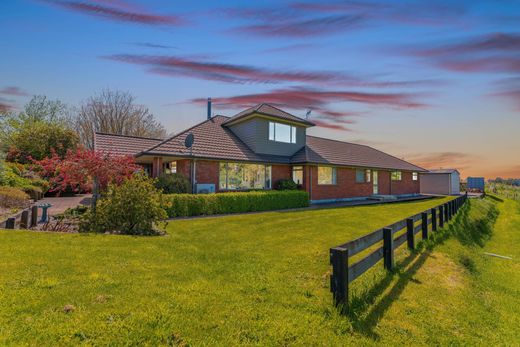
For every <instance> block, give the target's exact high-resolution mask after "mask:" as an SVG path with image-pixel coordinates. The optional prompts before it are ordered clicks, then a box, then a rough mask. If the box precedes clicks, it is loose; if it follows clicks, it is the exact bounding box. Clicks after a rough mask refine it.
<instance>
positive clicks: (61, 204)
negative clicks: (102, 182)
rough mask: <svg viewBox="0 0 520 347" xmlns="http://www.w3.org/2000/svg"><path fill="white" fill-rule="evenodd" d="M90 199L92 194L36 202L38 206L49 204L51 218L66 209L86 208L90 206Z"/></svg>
mask: <svg viewBox="0 0 520 347" xmlns="http://www.w3.org/2000/svg"><path fill="white" fill-rule="evenodd" d="M91 197H92V194H77V195H75V196H70V197H69V196H67V197H52V198H44V199H43V200H40V201H38V204H47V203H49V204H51V205H52V207H51V208H49V214H50V215H51V216H53V215H56V214H59V213H63V212H65V210H66V209H68V208H71V207H76V206H78V205H87V206H88V205H89V204H90V199H91ZM40 213H41V212H40Z"/></svg>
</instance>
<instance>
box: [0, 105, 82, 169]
mask: <svg viewBox="0 0 520 347" xmlns="http://www.w3.org/2000/svg"><path fill="white" fill-rule="evenodd" d="M68 112H69V111H68V108H67V106H66V105H65V104H63V103H62V102H61V101H59V100H49V99H47V97H46V96H43V95H37V96H34V97H33V98H32V99H31V100H30V101H29V102H28V103H27V104H26V105H25V107H24V110H23V111H22V112H20V113H12V112H11V113H9V114H7V115H5V116H4V117H2V119H1V121H0V140H1V142H2V150H3V151H6V152H8V155H7V158H6V159H7V160H8V161H14V162H19V163H29V162H31V159H36V160H40V159H43V158H45V157H47V156H50V155H51V150H53V149H54V150H55V151H56V153H58V154H59V155H61V156H63V155H65V153H66V151H67V150H68V149H74V148H76V146H77V144H78V142H79V138H78V136H77V134H76V132H75V131H74V130H73V129H72V128H71V127H70V125H71V122H70V118H69V116H68Z"/></svg>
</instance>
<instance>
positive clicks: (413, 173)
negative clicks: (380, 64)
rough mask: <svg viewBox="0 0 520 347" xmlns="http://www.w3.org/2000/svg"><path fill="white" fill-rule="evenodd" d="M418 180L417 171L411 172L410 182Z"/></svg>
mask: <svg viewBox="0 0 520 347" xmlns="http://www.w3.org/2000/svg"><path fill="white" fill-rule="evenodd" d="M418 180H419V173H418V172H417V171H413V172H412V181H418Z"/></svg>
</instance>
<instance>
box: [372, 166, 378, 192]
mask: <svg viewBox="0 0 520 347" xmlns="http://www.w3.org/2000/svg"><path fill="white" fill-rule="evenodd" d="M372 182H373V183H372V187H373V193H374V195H377V194H379V180H378V177H377V171H375V170H374V171H373V176H372Z"/></svg>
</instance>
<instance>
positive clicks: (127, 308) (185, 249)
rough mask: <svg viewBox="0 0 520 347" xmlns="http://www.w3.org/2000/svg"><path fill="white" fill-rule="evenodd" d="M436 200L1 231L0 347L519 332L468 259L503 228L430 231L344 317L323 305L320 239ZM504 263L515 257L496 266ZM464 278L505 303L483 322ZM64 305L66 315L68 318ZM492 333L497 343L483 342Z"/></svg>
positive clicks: (324, 251) (372, 276)
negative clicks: (118, 226) (471, 235)
mask: <svg viewBox="0 0 520 347" xmlns="http://www.w3.org/2000/svg"><path fill="white" fill-rule="evenodd" d="M441 202H442V201H441V200H430V201H423V202H416V203H403V204H389V205H378V206H364V207H354V208H339V209H326V210H313V211H292V212H270V213H261V214H253V215H241V216H230V217H221V218H203V219H197V220H177V221H173V222H171V223H169V225H168V227H167V231H168V234H169V235H168V236H165V237H148V238H146V237H126V236H115V235H92V234H90V235H71V234H48V233H33V232H21V231H1V232H0V254H1V259H2V260H1V261H0V345H18V344H31V345H68V344H78V343H84V344H96V345H98V344H112V345H182V344H190V345H238V344H261V345H291V344H296V345H327V346H329V345H348V344H379V343H386V344H391V345H394V344H399V343H403V342H417V343H423V344H424V343H431V344H435V343H454V342H457V341H462V342H467V343H473V342H478V341H480V342H484V341H493V342H499V343H500V342H514V341H517V340H515V339H514V338H515V337H516V335H517V333H518V331H517V330H516V329H514V328H511V327H510V328H509V335H507V334H502V330H500V329H499V328H497V324H503V327H507V324H506V323H505V322H504V323H496V324H495V325H491V322H492V318H495V317H496V316H497V315H502V314H504V315H505V314H509V315H510V316H514V317H515V318H514V319H516V322H518V311H516V309H515V308H513V307H512V305H510V304H511V303H513V304H514V303H517V304H518V299H517V298H518V293H517V290H518V286H516V289H515V287H514V286H513V287H511V288H509V290H510V293H511V296H500V295H499V291H495V289H493V288H491V287H492V286H491V285H492V284H493V286H496V285H497V284H496V283H494V279H495V278H496V277H488V276H490V275H491V274H492V275H493V276H495V275H494V272H493V271H491V270H495V269H490V271H488V270H487V268H486V266H492V265H493V264H494V263H493V262H491V261H490V259H488V258H482V259H480V258H479V257H477V256H480V253H479V252H481V250H482V248H481V245H484V247H489V245H490V244H492V242H493V241H494V239H495V237H497V236H496V235H502V234H504V232H502V231H501V232H498V231H497V232H495V233H492V232H489V233H488V236H486V237H484V238H482V239H481V236H480V235H481V234H482V233H481V232H477V233H476V238H477V239H479V240H480V239H481V240H480V241H479V242H480V243H479V242H477V243H473V242H470V241H471V240H464V237H466V233H464V232H463V231H460V232H457V230H456V229H453V230H448V231H447V232H445V233H444V234H442V233H440V234H439V235H438V236H437V238H436V240H433V241H431V242H429V244H428V245H427V247H425V250H424V251H423V252H418V253H409V252H408V251H405V250H403V251H401V252H400V253H399V259H400V264H401V265H400V267H399V270H398V271H397V272H396V273H394V274H386V273H385V272H384V271H383V270H382V269H381V267H382V266H378V267H377V269H375V270H374V271H370V272H369V273H367V274H366V275H364V276H362V277H361V278H359V279H358V280H356V282H354V285H353V288H352V310H351V311H350V313H349V314H347V315H346V316H344V315H341V314H340V313H339V312H338V311H337V310H336V309H335V308H333V306H332V299H331V294H330V292H329V273H330V267H329V265H328V249H329V248H330V247H331V246H334V245H337V244H339V243H342V242H345V241H347V240H349V239H353V238H355V237H358V236H360V235H363V234H365V233H367V232H369V231H372V230H373V229H376V228H379V227H382V226H384V225H387V224H390V223H392V222H394V221H396V220H399V219H402V218H404V217H407V216H409V215H412V214H415V213H417V212H420V211H422V210H425V209H427V208H429V207H431V206H434V205H437V204H439V203H441ZM481 204H483V203H481V202H477V203H472V204H471V206H469V207H467V208H465V210H463V211H465V212H464V213H465V215H462V214H461V216H460V217H457V218H460V221H459V222H458V223H459V224H461V225H462V222H463V221H467V222H468V223H473V222H472V221H473V220H475V219H476V218H479V216H481V215H482V214H481V213H479V209H486V210H485V211H486V213H488V211H489V210H490V209H491V207H489V206H491V205H493V203H491V202H489V204H491V205H489V206H487V205H488V202H486V203H485V204H486V206H484V205H483V206H481ZM504 204H505V203H504ZM493 206H494V205H493ZM516 213H517V215H518V211H516ZM503 215H505V214H504V213H502V214H501V215H500V216H499V217H498V218H499V219H498V221H497V226H498V225H501V224H500V223H503V222H501V218H502V216H503ZM513 215H514V214H513ZM487 217H489V215H488V216H487ZM511 218H513V217H511ZM517 218H518V217H517ZM514 223H520V222H519V221H518V220H516V222H514ZM477 224H478V223H477ZM477 224H475V225H474V226H476V225H477ZM491 224H492V223H491ZM469 226H470V225H469V224H468V225H467V226H465V227H463V228H466V227H469ZM509 227H510V226H508V225H504V226H502V228H503V229H504V230H505V229H507V228H509ZM517 227H518V225H517ZM452 228H453V227H452ZM490 228H492V227H490ZM461 230H462V229H461ZM500 230H502V229H500ZM495 234H496V235H495ZM449 235H453V236H457V235H459V236H457V237H452V238H448V237H447V236H449ZM507 235H509V234H507ZM508 237H513V235H512V234H511V235H509V236H508ZM514 237H518V236H514ZM488 240H490V241H488ZM519 241H520V240H518V239H517V238H516V239H510V240H508V241H507V242H505V243H506V244H507V245H508V246H509V247H513V246H512V245H514V242H516V245H518V244H519V243H518V242H519ZM486 242H487V243H486ZM498 243H499V244H501V245H502V244H503V242H498ZM507 245H504V247H507ZM498 251H504V250H503V249H502V250H500V249H499V250H497V252H498ZM515 252H518V247H516V250H515ZM510 253H511V252H510ZM461 254H464V255H465V256H466V257H467V259H466V260H462V258H460V255H461ZM482 257H484V256H482ZM468 259H469V260H468ZM493 261H497V260H496V259H493ZM481 262H482V263H481ZM468 264H472V265H468ZM506 264H507V263H506ZM511 264H518V263H514V262H510V264H509V265H501V266H512V265H511ZM515 266H518V265H515ZM471 267H472V268H473V270H472V271H470V270H469V268H471ZM515 269H516V270H518V269H517V268H515ZM515 269H509V268H508V270H507V271H508V276H504V280H505V281H506V282H505V283H509V284H511V283H514V281H515V280H516V281H518V271H516V270H515ZM515 271H516V273H515ZM515 276H516V277H515ZM482 278H485V280H484V279H482ZM488 282H489V283H488ZM475 283H482V286H484V287H485V289H486V290H489V291H490V292H489V293H490V294H489V295H491V296H488V295H486V296H485V297H486V298H491V299H490V300H491V302H493V303H497V304H500V305H498V306H499V307H502V306H504V305H506V306H507V308H505V309H504V310H505V311H499V313H496V311H494V313H490V314H487V315H486V316H485V318H484V319H481V318H480V315H481V314H484V313H483V312H481V310H483V308H484V307H485V308H486V309H489V307H488V305H484V306H483V307H481V305H482V302H479V303H474V301H475V300H473V299H482V298H481V297H480V296H479V295H480V294H479V293H481V292H482V291H483V289H482V288H480V287H478V286H476V284H475ZM506 286H507V285H506ZM497 290H498V288H497ZM468 293H469V294H468ZM486 293H487V292H486ZM515 295H516V298H515ZM515 300H516V301H515ZM481 301H482V300H481ZM508 303H509V304H508ZM66 305H73V306H74V309H73V310H72V311H71V312H68V313H66V312H65V311H64V307H65V306H66ZM468 306H471V309H470V308H468ZM491 306H493V305H491ZM517 307H518V305H517ZM499 310H502V309H499ZM509 319H511V318H509ZM461 320H464V322H461ZM454 325H455V326H458V325H460V327H459V328H457V329H453V328H452V327H453V326H454ZM482 325H485V326H486V328H483V327H482ZM517 326H518V324H517ZM474 329H479V333H475V332H474V331H473V330H474ZM493 329H499V330H498V332H497V334H500V336H503V339H502V340H500V339H499V338H498V337H496V338H493V336H495V335H492V336H484V337H482V335H483V334H484V333H485V332H486V331H488V330H490V331H491V330H493ZM468 336H472V337H468ZM479 338H480V340H479ZM459 339H460V340H459Z"/></svg>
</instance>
